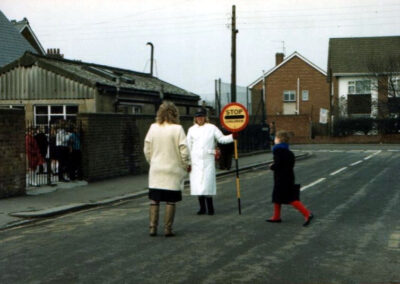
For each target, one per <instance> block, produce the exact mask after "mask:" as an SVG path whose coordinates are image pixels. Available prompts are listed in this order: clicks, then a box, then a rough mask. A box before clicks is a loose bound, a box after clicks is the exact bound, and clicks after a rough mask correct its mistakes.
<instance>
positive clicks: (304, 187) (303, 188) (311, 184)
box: [300, 178, 326, 191]
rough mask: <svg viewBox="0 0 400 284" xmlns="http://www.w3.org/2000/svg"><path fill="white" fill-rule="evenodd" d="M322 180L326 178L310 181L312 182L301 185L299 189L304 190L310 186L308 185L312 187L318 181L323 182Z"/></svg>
mask: <svg viewBox="0 0 400 284" xmlns="http://www.w3.org/2000/svg"><path fill="white" fill-rule="evenodd" d="M324 180H326V178H320V179H317V180H316V181H314V182H312V183H310V184H307V185H305V186H302V187H301V189H300V191H303V190H306V189H307V188H310V187H312V186H314V185H316V184H318V183H320V182H323V181H324Z"/></svg>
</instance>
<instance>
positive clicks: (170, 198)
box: [149, 188, 182, 202]
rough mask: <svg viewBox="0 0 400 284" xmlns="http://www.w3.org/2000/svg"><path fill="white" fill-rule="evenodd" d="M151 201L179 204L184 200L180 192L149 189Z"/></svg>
mask: <svg viewBox="0 0 400 284" xmlns="http://www.w3.org/2000/svg"><path fill="white" fill-rule="evenodd" d="M149 199H151V200H154V201H165V202H178V201H181V200H182V192H181V191H180V190H166V189H157V188H149Z"/></svg>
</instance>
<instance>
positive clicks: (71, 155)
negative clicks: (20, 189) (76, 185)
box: [25, 120, 82, 186]
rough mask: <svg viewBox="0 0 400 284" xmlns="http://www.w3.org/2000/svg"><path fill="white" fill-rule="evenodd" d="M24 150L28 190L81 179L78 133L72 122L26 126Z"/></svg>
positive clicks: (79, 133)
mask: <svg viewBox="0 0 400 284" xmlns="http://www.w3.org/2000/svg"><path fill="white" fill-rule="evenodd" d="M25 150H26V157H27V168H28V169H27V184H28V186H40V184H44V183H46V182H48V181H57V180H58V181H60V182H68V181H70V180H75V179H81V178H82V170H81V159H82V154H81V131H80V129H77V127H76V125H75V124H74V123H72V122H69V123H67V122H66V121H64V120H63V121H59V123H58V124H55V125H49V126H36V127H35V126H29V127H28V128H27V130H26V136H25ZM47 177H51V178H50V179H48V178H47Z"/></svg>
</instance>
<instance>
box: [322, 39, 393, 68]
mask: <svg viewBox="0 0 400 284" xmlns="http://www.w3.org/2000/svg"><path fill="white" fill-rule="evenodd" d="M393 58H397V60H399V59H400V36H386V37H359V38H331V39H330V40H329V55H328V70H329V68H332V73H333V74H335V73H336V74H338V73H342V74H343V73H358V74H360V73H371V72H372V70H371V64H379V65H382V64H385V62H388V61H390V60H393Z"/></svg>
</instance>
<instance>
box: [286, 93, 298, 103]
mask: <svg viewBox="0 0 400 284" xmlns="http://www.w3.org/2000/svg"><path fill="white" fill-rule="evenodd" d="M283 101H284V102H295V101H296V91H283Z"/></svg>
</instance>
